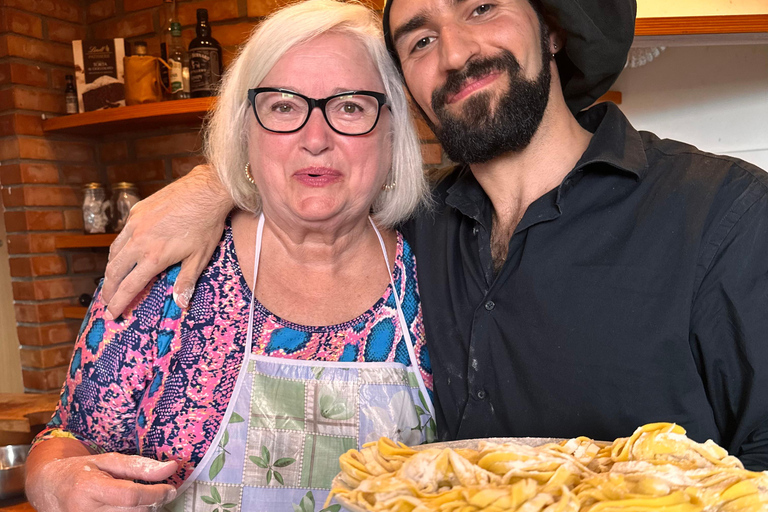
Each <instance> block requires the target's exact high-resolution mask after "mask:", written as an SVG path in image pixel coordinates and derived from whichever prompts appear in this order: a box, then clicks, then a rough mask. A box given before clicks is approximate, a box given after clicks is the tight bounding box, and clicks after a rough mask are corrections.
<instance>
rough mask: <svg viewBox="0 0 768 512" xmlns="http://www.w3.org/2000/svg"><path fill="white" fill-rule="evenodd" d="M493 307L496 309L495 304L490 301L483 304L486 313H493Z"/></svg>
mask: <svg viewBox="0 0 768 512" xmlns="http://www.w3.org/2000/svg"><path fill="white" fill-rule="evenodd" d="M495 307H496V303H495V302H493V301H492V300H489V301H488V302H486V303H485V309H487V310H488V311H493V308H495Z"/></svg>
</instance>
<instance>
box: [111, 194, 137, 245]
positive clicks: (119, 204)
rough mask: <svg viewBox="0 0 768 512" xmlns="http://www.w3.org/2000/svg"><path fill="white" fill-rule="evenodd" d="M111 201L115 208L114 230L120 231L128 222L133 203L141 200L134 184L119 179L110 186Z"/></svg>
mask: <svg viewBox="0 0 768 512" xmlns="http://www.w3.org/2000/svg"><path fill="white" fill-rule="evenodd" d="M112 201H113V202H114V205H115V206H114V208H115V210H114V211H115V223H114V228H115V232H116V233H117V232H119V231H121V230H122V229H123V228H124V227H125V223H126V222H128V215H130V213H131V208H133V205H135V204H136V203H138V202H139V201H141V197H140V196H139V192H138V190H136V185H134V184H133V183H128V182H127V181H121V182H120V183H115V184H114V185H113V186H112Z"/></svg>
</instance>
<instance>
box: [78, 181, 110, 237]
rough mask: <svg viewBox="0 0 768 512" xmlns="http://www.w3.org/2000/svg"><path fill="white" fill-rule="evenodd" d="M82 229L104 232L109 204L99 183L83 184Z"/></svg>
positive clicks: (107, 221)
mask: <svg viewBox="0 0 768 512" xmlns="http://www.w3.org/2000/svg"><path fill="white" fill-rule="evenodd" d="M83 189H84V197H83V229H84V230H85V232H86V233H106V231H107V224H109V210H110V204H109V201H107V198H106V194H105V193H104V187H102V186H101V183H86V184H85V185H84V186H83Z"/></svg>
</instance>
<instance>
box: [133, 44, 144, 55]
mask: <svg viewBox="0 0 768 512" xmlns="http://www.w3.org/2000/svg"><path fill="white" fill-rule="evenodd" d="M133 54H134V55H135V56H136V57H146V56H147V42H146V41H136V42H135V43H133Z"/></svg>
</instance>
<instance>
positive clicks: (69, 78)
mask: <svg viewBox="0 0 768 512" xmlns="http://www.w3.org/2000/svg"><path fill="white" fill-rule="evenodd" d="M74 78H75V77H74V76H72V75H64V80H73V79H74Z"/></svg>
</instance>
